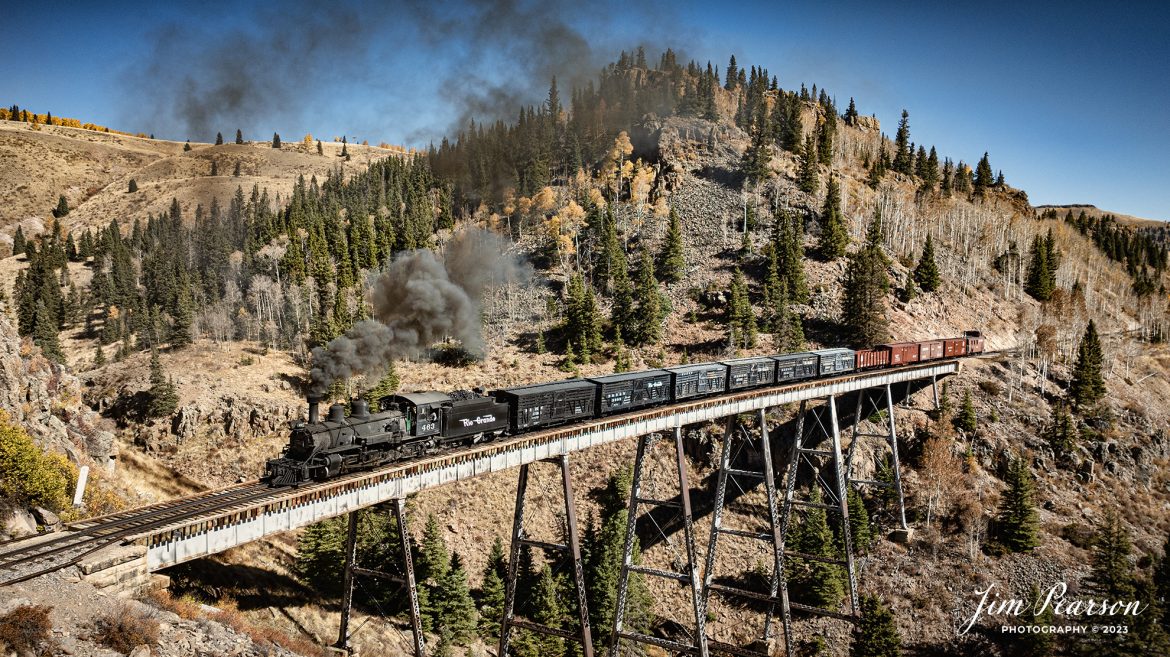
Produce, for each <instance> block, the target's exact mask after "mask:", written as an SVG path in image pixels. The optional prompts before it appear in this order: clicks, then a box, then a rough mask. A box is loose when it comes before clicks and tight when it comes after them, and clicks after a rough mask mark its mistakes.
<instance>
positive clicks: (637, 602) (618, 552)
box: [585, 465, 652, 642]
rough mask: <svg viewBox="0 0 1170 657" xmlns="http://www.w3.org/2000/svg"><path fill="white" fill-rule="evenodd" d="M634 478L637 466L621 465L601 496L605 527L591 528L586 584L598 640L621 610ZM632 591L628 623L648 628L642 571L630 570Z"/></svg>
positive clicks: (638, 554) (638, 628) (636, 560)
mask: <svg viewBox="0 0 1170 657" xmlns="http://www.w3.org/2000/svg"><path fill="white" fill-rule="evenodd" d="M632 482H633V469H632V468H631V467H630V466H628V465H627V466H622V467H619V468H618V469H617V470H616V471H614V473H613V474H611V475H610V476H609V479H608V480H607V481H606V486H605V488H604V489H603V490H602V492H601V494H600V495H599V496H598V504H599V506H600V507H601V508H600V514H601V528H600V530H597V531H592V530H591V531H587V532H586V534H587V536H588V538H589V540H587V541H586V545H587V546H588V550H586V551H585V552H586V555H587V556H586V564H585V568H586V577H585V588H586V593H587V595H588V599H589V624H590V625H591V626H592V628H593V631H594V637H595V639H594V640H595V642H597V641H601V640H604V639H603V637H605V638H608V637H609V635H610V633H611V632H612V630H613V623H614V615H615V613H616V611H617V585H618V576H619V575H620V574H621V567H622V555H623V552H624V550H625V537H626V520H627V509H626V503H627V501H628V500H629V496H630V487H631V484H632ZM633 559H634V563H640V562H641V548H640V546H639V543H638V539H637V537H635V539H634V546H633ZM628 589H629V593H628V596H627V600H626V615H625V618H626V627H627V628H629V629H630V630H631V631H635V632H645V631H647V630H648V629H649V628H650V622H651V614H650V607H651V602H652V601H651V598H650V594H649V591H648V590H647V589H646V584H645V582H644V581H643V580H642V577H641V575H639V574H638V573H630V579H629V583H628Z"/></svg>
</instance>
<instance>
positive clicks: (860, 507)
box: [848, 487, 873, 554]
mask: <svg viewBox="0 0 1170 657" xmlns="http://www.w3.org/2000/svg"><path fill="white" fill-rule="evenodd" d="M848 502H849V538H850V539H851V542H852V543H853V551H854V552H855V553H857V554H863V553H865V552H868V551H869V546H870V544H871V543H873V530H872V529H871V528H870V526H869V511H868V510H867V509H866V508H865V500H863V499H861V493H858V492H857V489H855V488H852V487H850V488H849V494H848Z"/></svg>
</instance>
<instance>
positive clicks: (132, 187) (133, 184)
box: [126, 178, 138, 194]
mask: <svg viewBox="0 0 1170 657" xmlns="http://www.w3.org/2000/svg"><path fill="white" fill-rule="evenodd" d="M126 191H127V192H128V193H130V194H133V193H134V192H136V191H138V182H137V181H136V180H134V179H133V178H131V179H130V185H129V186H128V187H127V190H126Z"/></svg>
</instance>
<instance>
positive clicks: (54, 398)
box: [0, 317, 114, 465]
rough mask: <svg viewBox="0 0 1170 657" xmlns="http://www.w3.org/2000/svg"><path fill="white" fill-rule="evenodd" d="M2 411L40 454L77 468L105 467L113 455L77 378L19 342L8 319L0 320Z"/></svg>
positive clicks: (111, 440)
mask: <svg viewBox="0 0 1170 657" xmlns="http://www.w3.org/2000/svg"><path fill="white" fill-rule="evenodd" d="M0 409H3V410H4V411H5V412H7V413H8V416H9V418H11V420H12V421H13V422H15V423H17V424H19V425H20V426H22V427H24V428H25V429H26V430H27V431H28V432H29V434H30V435H31V436H32V437H33V438H34V439H35V440H36V441H37V443H38V444H40V445H41V447H42V448H45V449H50V450H55V451H60V452H63V453H65V454H66V455H68V457H69V459H70V460H71V461H73V462H74V463H76V464H78V465H84V464H88V463H90V462H91V461H92V462H95V463H98V464H104V463H105V462H106V461H107V460H108V459H109V457H110V456H111V455H112V454H113V453H114V434H113V433H111V432H110V431H109V430H108V429H107V426H106V424H107V423H105V422H104V421H103V420H102V419H101V417H100V416H99V415H98V414H97V413H95V412H93V411H92V410H91V409H89V408H88V407H86V406H85V405H84V403H83V401H82V395H81V383H80V381H78V379H77V377H75V376H73V375H72V374H70V373H69V371H68V370H67V369H66V368H65V366H63V365H60V364H58V363H54V362H53V361H51V360H49V359H47V358H45V357H44V356H43V355H42V354H41V352H40V349H39V348H37V347H36V346H35V345H33V344H32V343H31V342H30V341H29V340H28V339H23V338H21V337H20V336H19V335H18V334H17V333H16V328H15V327H14V326H13V325H12V323H11V322H10V321H9V320H8V318H6V317H0Z"/></svg>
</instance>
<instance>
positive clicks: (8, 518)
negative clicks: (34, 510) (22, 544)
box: [0, 507, 37, 538]
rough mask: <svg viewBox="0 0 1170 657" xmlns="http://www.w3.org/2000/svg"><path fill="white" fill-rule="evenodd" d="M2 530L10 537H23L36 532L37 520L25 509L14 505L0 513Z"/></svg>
mask: <svg viewBox="0 0 1170 657" xmlns="http://www.w3.org/2000/svg"><path fill="white" fill-rule="evenodd" d="M0 523H2V526H3V528H4V532H5V533H6V534H8V536H10V537H12V538H23V537H25V536H32V535H33V534H35V533H37V521H36V519H35V518H33V516H32V514H31V513H29V512H28V511H27V510H25V509H22V508H19V507H15V508H12V509H9V510H8V511H5V512H3V514H2V515H0Z"/></svg>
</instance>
